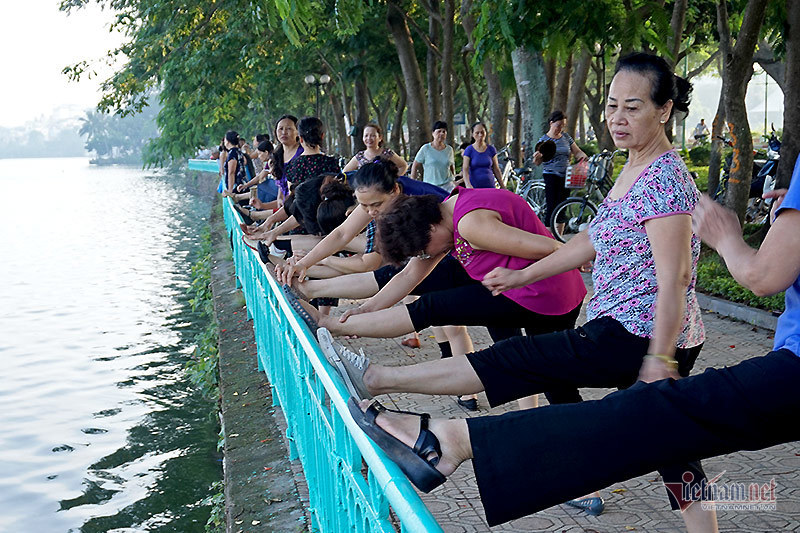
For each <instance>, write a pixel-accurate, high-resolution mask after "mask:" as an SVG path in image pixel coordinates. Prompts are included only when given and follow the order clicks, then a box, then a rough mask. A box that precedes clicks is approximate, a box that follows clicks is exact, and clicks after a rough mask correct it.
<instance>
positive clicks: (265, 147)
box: [258, 141, 273, 154]
mask: <svg viewBox="0 0 800 533" xmlns="http://www.w3.org/2000/svg"><path fill="white" fill-rule="evenodd" d="M272 149H273V146H272V143H271V142H269V141H261V142H260V143H258V151H259V152H267V153H268V154H271V153H272Z"/></svg>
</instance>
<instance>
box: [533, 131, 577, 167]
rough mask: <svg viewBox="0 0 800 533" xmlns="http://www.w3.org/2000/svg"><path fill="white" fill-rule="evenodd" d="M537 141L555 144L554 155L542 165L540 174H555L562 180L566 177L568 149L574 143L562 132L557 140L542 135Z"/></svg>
mask: <svg viewBox="0 0 800 533" xmlns="http://www.w3.org/2000/svg"><path fill="white" fill-rule="evenodd" d="M539 140H540V141H553V142H554V143H556V155H555V156H554V157H553V159H551V160H550V161H548V162H547V163H542V172H543V173H544V174H555V175H556V176H561V177H562V178H563V177H566V175H567V165H569V149H570V147H571V146H572V145H573V144H574V143H575V141H574V140H572V137H570V136H569V135H568V134H567V133H565V132H562V133H561V137H559V138H558V139H553V138H552V137H548V136H547V135H542V136H541V137H540V138H539Z"/></svg>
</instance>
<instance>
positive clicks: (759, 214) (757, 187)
mask: <svg viewBox="0 0 800 533" xmlns="http://www.w3.org/2000/svg"><path fill="white" fill-rule="evenodd" d="M764 138H765V139H766V140H767V143H768V149H767V152H766V154H765V153H763V152H757V151H753V156H754V159H753V170H752V177H751V180H750V194H749V200H748V204H747V209H746V211H745V221H746V222H754V223H759V224H761V223H763V222H764V221H765V220H766V216H767V215H768V214H769V209H770V207H771V205H772V200H771V199H768V200H764V199H763V198H762V196H763V195H764V193H765V192H767V191H771V190H772V189H774V188H775V175H776V174H777V171H778V161H779V160H780V147H781V142H780V140H779V139H778V137H777V134H776V132H775V127H774V125H773V127H772V134H771V135H770V136H769V137H766V136H765V137H764ZM717 139H719V140H721V141H722V142H723V143H725V144H726V145H727V146H733V142H732V141H731V140H729V139H725V138H724V137H717ZM732 160H733V154H728V156H727V157H726V158H725V160H724V161H723V164H722V176H721V177H720V180H719V185H718V186H717V190H716V191H715V192H714V199H715V200H717V201H720V202H722V201H723V200H724V198H725V194H726V192H727V190H728V180H729V179H730V169H731V163H732Z"/></svg>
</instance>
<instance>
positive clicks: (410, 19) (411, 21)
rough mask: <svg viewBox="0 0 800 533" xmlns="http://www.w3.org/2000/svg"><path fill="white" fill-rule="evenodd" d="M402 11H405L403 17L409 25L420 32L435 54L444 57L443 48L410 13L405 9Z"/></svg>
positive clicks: (439, 57)
mask: <svg viewBox="0 0 800 533" xmlns="http://www.w3.org/2000/svg"><path fill="white" fill-rule="evenodd" d="M402 13H403V17H404V18H405V19H406V23H407V24H408V25H409V26H411V27H412V28H414V31H416V32H417V33H418V34H419V36H420V37H421V38H422V40H423V41H424V42H425V44H426V45H427V46H428V49H430V50H431V51H432V52H433V53H434V54H436V57H437V58H438V59H441V58H442V52H441V50H439V47H438V46H436V45H435V44H434V43H433V41H431V38H430V36H429V35H428V34H427V32H425V31H424V30H423V29H422V28H420V27H419V25H418V24H417V23H416V21H415V20H414V19H412V18H411V17H409V16H408V13H406V12H405V11H403V12H402Z"/></svg>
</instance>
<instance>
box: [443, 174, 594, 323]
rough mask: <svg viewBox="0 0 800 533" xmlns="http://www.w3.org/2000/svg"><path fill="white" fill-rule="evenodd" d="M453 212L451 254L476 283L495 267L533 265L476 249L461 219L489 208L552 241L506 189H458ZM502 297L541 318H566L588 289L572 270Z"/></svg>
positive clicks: (523, 204) (512, 223)
mask: <svg viewBox="0 0 800 533" xmlns="http://www.w3.org/2000/svg"><path fill="white" fill-rule="evenodd" d="M453 194H454V195H455V194H457V195H458V196H457V198H456V205H455V208H454V209H453V240H454V244H455V248H454V249H453V252H452V255H453V256H454V257H455V258H456V259H458V262H459V263H461V265H462V266H463V267H464V269H465V270H466V271H467V274H469V277H471V278H472V279H474V280H477V281H481V280H483V278H484V276H486V274H488V273H489V272H491V271H492V269H494V268H495V267H505V268H510V269H512V270H522V269H523V268H525V267H527V266H528V265H530V264H532V263H534V261H533V260H531V259H523V258H521V257H514V256H509V255H502V254H498V253H496V252H490V251H487V250H475V249H473V248H472V246H470V245H469V243H468V242H467V241H466V240H465V239H464V238H463V237H461V235H460V234H459V233H458V222H459V221H460V220H461V217H463V216H464V215H466V214H467V213H469V212H470V211H474V210H476V209H488V210H490V211H495V212H497V213H499V214H500V219H501V220H502V221H503V223H504V224H507V225H509V226H513V227H515V228H519V229H521V230H525V231H527V232H529V233H534V234H536V235H544V236H546V237H549V238H551V239H552V238H553V236H552V234H551V233H550V232H549V231H548V230H547V228H545V227H544V224H542V222H541V221H540V220H539V217H537V216H536V214H535V213H534V212H533V210H532V209H531V207H530V206H529V205H528V203H527V202H526V201H525V200H523V199H522V198H521V197H520V196H518V195H516V194H514V193H513V192H511V191H507V190H505V189H465V188H463V187H458V188H457V189H456V191H455V192H454V193H453ZM503 296H507V297H509V298H511V299H512V300H513V301H515V302H516V303H518V304H519V305H521V306H522V307H524V308H525V309H528V310H529V311H533V312H534V313H539V314H541V315H563V314H566V313H568V312H570V311H572V310H573V309H575V308H576V307H578V305H579V304H580V303H581V302H582V301H583V297H584V296H586V286H585V285H584V284H583V278H581V275H580V273H579V272H578V271H577V270H570V271H568V272H564V273H563V274H558V275H556V276H553V277H551V278H547V279H543V280H541V281H537V282H536V283H531V284H530V285H525V286H524V287H518V288H516V289H512V290H510V291H506V292H504V293H503Z"/></svg>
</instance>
